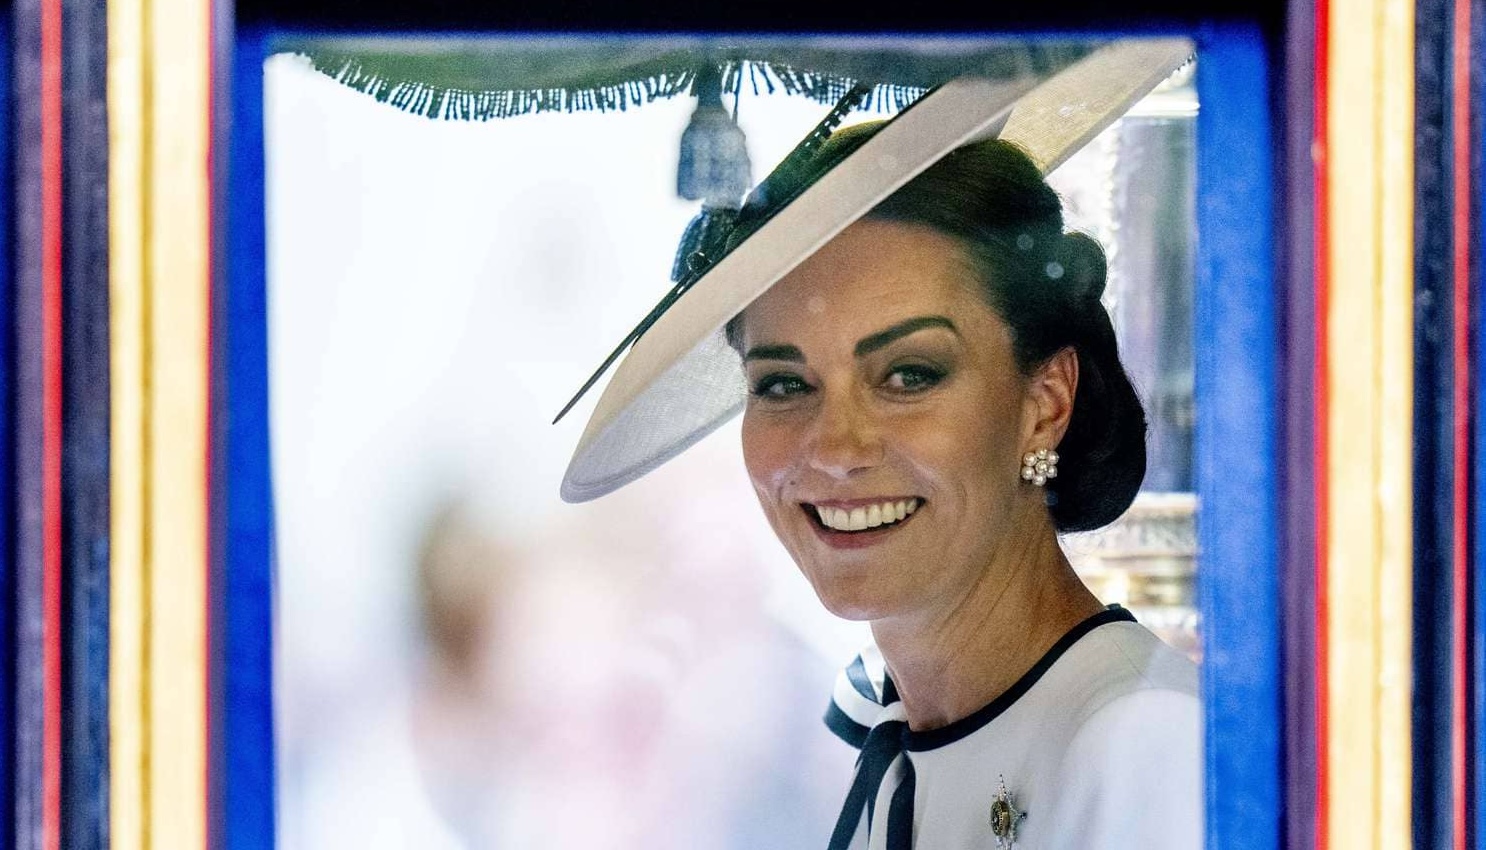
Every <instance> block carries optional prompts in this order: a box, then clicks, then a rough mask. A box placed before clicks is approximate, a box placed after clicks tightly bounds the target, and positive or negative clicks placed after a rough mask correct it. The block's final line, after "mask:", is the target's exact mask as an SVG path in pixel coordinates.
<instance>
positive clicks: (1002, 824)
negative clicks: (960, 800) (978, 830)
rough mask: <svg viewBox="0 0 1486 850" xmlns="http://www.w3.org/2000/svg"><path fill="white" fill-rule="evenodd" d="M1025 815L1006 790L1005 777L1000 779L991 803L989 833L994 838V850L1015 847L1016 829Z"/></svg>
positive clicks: (1007, 849)
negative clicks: (994, 797)
mask: <svg viewBox="0 0 1486 850" xmlns="http://www.w3.org/2000/svg"><path fill="white" fill-rule="evenodd" d="M1026 816H1027V813H1026V812H1024V811H1021V810H1019V809H1018V808H1017V807H1016V798H1015V797H1014V796H1012V794H1011V792H1010V791H1008V790H1006V777H1004V776H1003V777H1001V784H1000V787H999V788H998V789H997V790H996V799H995V800H994V801H992V802H991V833H992V834H994V835H995V836H996V850H1011V848H1012V847H1014V846H1016V829H1017V826H1018V825H1019V824H1021V822H1022V819H1023V818H1025V817H1026Z"/></svg>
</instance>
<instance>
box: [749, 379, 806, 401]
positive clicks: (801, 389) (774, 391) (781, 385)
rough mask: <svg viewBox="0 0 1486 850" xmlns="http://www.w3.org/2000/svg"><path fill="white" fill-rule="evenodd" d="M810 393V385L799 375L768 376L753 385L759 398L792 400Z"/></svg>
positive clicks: (754, 392)
mask: <svg viewBox="0 0 1486 850" xmlns="http://www.w3.org/2000/svg"><path fill="white" fill-rule="evenodd" d="M809 391H810V385H809V384H807V383H805V380H804V379H803V378H801V377H800V376H799V375H767V376H765V377H763V378H761V379H760V380H759V381H758V382H757V383H755V384H754V385H753V394H754V395H755V396H758V397H759V398H768V399H776V398H790V397H792V396H797V395H803V394H805V393H807V392H809Z"/></svg>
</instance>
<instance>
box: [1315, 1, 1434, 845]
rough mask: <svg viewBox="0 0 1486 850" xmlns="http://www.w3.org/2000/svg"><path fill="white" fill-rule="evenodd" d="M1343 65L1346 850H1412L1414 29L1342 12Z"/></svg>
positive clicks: (1340, 782)
mask: <svg viewBox="0 0 1486 850" xmlns="http://www.w3.org/2000/svg"><path fill="white" fill-rule="evenodd" d="M1328 50H1329V52H1330V57H1331V58H1330V68H1329V83H1328V90H1327V99H1328V103H1329V116H1328V117H1329V131H1328V138H1327V149H1328V160H1327V163H1328V171H1327V175H1326V179H1327V184H1328V187H1329V192H1330V201H1329V206H1328V215H1329V219H1330V233H1328V234H1327V239H1328V250H1329V261H1330V266H1331V275H1330V281H1329V314H1328V326H1329V333H1328V338H1327V340H1326V346H1327V358H1328V360H1329V363H1330V371H1329V374H1328V375H1327V391H1328V395H1329V399H1330V405H1329V410H1328V411H1327V416H1326V428H1327V436H1328V443H1329V449H1328V453H1327V457H1326V464H1327V476H1328V492H1327V499H1328V502H1329V513H1328V516H1329V520H1328V527H1327V528H1326V529H1325V533H1326V535H1327V553H1328V556H1327V564H1326V570H1327V583H1326V589H1327V593H1328V596H1329V606H1328V610H1329V621H1328V624H1327V626H1328V630H1329V640H1328V643H1327V650H1328V657H1329V663H1328V668H1327V670H1326V671H1325V675H1326V685H1327V688H1328V691H1329V699H1328V705H1329V707H1330V716H1329V717H1328V718H1327V728H1328V736H1327V746H1326V752H1325V753H1324V757H1325V758H1326V760H1327V771H1326V774H1327V788H1326V789H1325V799H1326V801H1327V810H1326V811H1324V812H1322V813H1321V814H1322V816H1323V817H1325V818H1327V825H1328V832H1329V836H1330V842H1329V843H1330V846H1332V847H1347V848H1353V847H1355V848H1383V847H1390V848H1391V847H1407V846H1409V843H1410V840H1411V838H1410V829H1411V821H1410V818H1411V812H1410V801H1411V796H1412V795H1411V793H1410V782H1411V767H1412V766H1411V762H1410V758H1411V752H1410V706H1409V693H1410V687H1411V677H1412V663H1411V658H1410V653H1411V640H1412V634H1411V611H1412V604H1413V594H1412V577H1413V563H1412V558H1413V552H1412V502H1411V490H1410V488H1411V482H1412V474H1413V469H1412V455H1411V446H1412V438H1413V433H1412V428H1413V422H1412V399H1413V307H1412V301H1413V272H1414V269H1413V251H1414V246H1413V197H1414V185H1413V183H1414V168H1413V162H1414V159H1413V157H1414V147H1413V134H1414V101H1413V87H1414V19H1413V5H1412V4H1410V3H1408V2H1403V0H1358V2H1348V3H1335V4H1333V5H1332V6H1331V11H1330V18H1329V22H1328Z"/></svg>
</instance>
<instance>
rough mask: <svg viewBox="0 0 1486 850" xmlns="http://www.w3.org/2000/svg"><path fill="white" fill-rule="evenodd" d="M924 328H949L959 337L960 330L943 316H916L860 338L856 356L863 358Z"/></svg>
mask: <svg viewBox="0 0 1486 850" xmlns="http://www.w3.org/2000/svg"><path fill="white" fill-rule="evenodd" d="M924 328H949V330H950V332H951V333H953V334H954V335H955V336H959V335H960V329H959V328H957V327H955V323H954V322H951V321H950V320H949V319H946V318H945V317H943V316H918V317H916V318H912V319H904V320H903V321H901V322H899V323H897V324H896V325H893V326H892V327H890V328H887V329H886V330H880V331H878V332H877V333H875V334H872V335H871V336H865V337H862V339H861V340H860V341H859V342H857V346H856V356H858V357H865V356H866V355H868V354H871V353H872V352H874V351H876V350H878V349H879V348H882V347H883V346H885V345H887V344H889V343H891V342H893V341H894V340H899V339H902V338H903V337H905V336H908V335H909V334H911V333H917V332H918V331H921V330H923V329H924Z"/></svg>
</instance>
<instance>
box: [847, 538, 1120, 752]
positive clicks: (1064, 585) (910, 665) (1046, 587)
mask: <svg viewBox="0 0 1486 850" xmlns="http://www.w3.org/2000/svg"><path fill="white" fill-rule="evenodd" d="M1043 516H1044V517H1045V516H1046V514H1043ZM1100 608H1101V606H1100V603H1099V600H1098V599H1096V598H1095V597H1094V595H1093V594H1092V593H1090V592H1089V591H1088V589H1087V588H1085V587H1084V585H1083V582H1081V581H1080V580H1079V578H1078V576H1077V575H1076V574H1075V573H1074V572H1073V568H1072V567H1071V566H1070V565H1069V563H1068V559H1067V558H1066V557H1064V555H1063V550H1062V549H1061V548H1060V547H1059V546H1058V541H1057V534H1056V533H1055V532H1054V530H1053V528H1052V525H1051V523H1050V522H1047V523H1046V527H1045V530H1039V532H1038V533H1035V534H1032V535H1030V536H1023V539H1022V540H1021V541H1019V542H1010V541H1009V542H1008V544H1007V545H1006V546H1004V547H1003V551H1001V552H998V553H997V554H996V557H994V558H993V559H992V563H991V564H990V565H989V566H988V567H987V569H986V570H985V571H984V572H983V573H982V575H981V578H980V580H979V581H977V582H976V583H975V584H974V585H973V586H972V587H970V588H969V589H968V590H967V591H966V592H965V593H964V594H962V595H961V597H960V598H958V599H955V600H952V601H950V602H948V603H947V604H946V605H944V606H943V607H942V608H940V609H938V610H934V611H929V612H920V613H918V614H915V615H910V616H904V617H898V618H893V619H890V620H877V621H874V622H873V623H872V634H873V637H874V638H875V639H876V642H877V646H878V648H879V649H880V650H881V651H882V655H883V658H884V659H885V660H886V662H887V667H888V673H889V675H890V676H892V680H893V685H894V686H895V687H896V689H897V691H898V696H899V698H900V699H901V700H902V701H903V708H904V710H905V712H906V713H907V716H908V725H909V728H911V729H914V730H918V731H923V730H928V729H938V728H940V727H943V726H947V725H949V724H950V723H953V722H955V721H956V720H959V719H961V718H963V717H967V716H969V715H970V714H973V713H974V712H975V711H976V710H978V709H979V708H981V707H982V706H984V705H986V704H987V703H989V702H991V701H992V700H994V699H995V698H996V697H998V696H1000V695H1001V694H1003V693H1005V692H1006V690H1007V689H1009V688H1010V687H1011V686H1012V685H1013V684H1015V683H1016V682H1017V680H1018V679H1020V678H1021V677H1022V676H1023V675H1024V674H1026V672H1027V671H1028V670H1030V669H1031V668H1032V666H1033V665H1034V664H1036V663H1037V661H1038V660H1039V659H1040V658H1042V656H1043V655H1045V654H1046V653H1047V651H1048V650H1050V649H1052V647H1053V645H1054V644H1055V643H1057V642H1058V639H1059V638H1061V637H1062V636H1063V635H1065V634H1067V633H1068V631H1069V630H1070V629H1072V628H1073V627H1074V626H1076V625H1078V623H1080V622H1082V621H1083V620H1085V619H1087V618H1088V617H1090V616H1092V615H1094V614H1096V613H1098V611H1099V610H1100Z"/></svg>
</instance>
